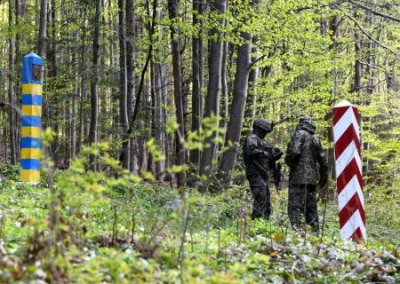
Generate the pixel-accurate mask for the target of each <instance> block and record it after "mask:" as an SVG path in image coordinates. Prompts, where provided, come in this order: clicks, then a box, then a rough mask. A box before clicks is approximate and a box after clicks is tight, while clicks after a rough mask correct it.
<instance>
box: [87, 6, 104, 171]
mask: <svg viewBox="0 0 400 284" xmlns="http://www.w3.org/2000/svg"><path fill="white" fill-rule="evenodd" d="M101 2H102V0H97V3H96V14H95V17H94V30H93V57H92V72H91V73H92V76H91V82H90V93H91V99H90V102H91V107H92V109H91V116H90V131H89V142H90V144H91V145H92V146H95V145H96V144H97V139H98V123H99V96H98V81H99V75H98V63H99V49H100V44H99V38H100V25H101ZM91 168H92V169H93V170H96V169H97V166H96V161H95V157H94V156H91Z"/></svg>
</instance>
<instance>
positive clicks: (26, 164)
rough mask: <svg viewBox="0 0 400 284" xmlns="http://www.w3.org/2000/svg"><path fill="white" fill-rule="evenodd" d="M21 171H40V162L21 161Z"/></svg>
mask: <svg viewBox="0 0 400 284" xmlns="http://www.w3.org/2000/svg"><path fill="white" fill-rule="evenodd" d="M21 169H23V170H36V171H38V170H40V160H37V159H22V160H21Z"/></svg>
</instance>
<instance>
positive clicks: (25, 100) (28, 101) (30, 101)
mask: <svg viewBox="0 0 400 284" xmlns="http://www.w3.org/2000/svg"><path fill="white" fill-rule="evenodd" d="M21 104H22V105H25V106H26V105H35V106H41V105H42V96H39V95H22V101H21Z"/></svg>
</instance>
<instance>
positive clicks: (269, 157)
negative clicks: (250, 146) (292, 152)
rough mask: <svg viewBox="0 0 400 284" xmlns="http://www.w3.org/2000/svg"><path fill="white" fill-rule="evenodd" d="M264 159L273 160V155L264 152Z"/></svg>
mask: <svg viewBox="0 0 400 284" xmlns="http://www.w3.org/2000/svg"><path fill="white" fill-rule="evenodd" d="M263 155H264V157H266V158H267V159H271V154H270V153H269V152H267V151H264V152H263Z"/></svg>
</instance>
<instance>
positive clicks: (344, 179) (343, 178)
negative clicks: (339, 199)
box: [336, 158, 363, 194]
mask: <svg viewBox="0 0 400 284" xmlns="http://www.w3.org/2000/svg"><path fill="white" fill-rule="evenodd" d="M355 175H356V176H357V179H358V183H359V184H360V186H361V188H363V182H362V175H361V171H360V169H359V168H358V165H357V162H356V159H355V158H353V160H351V162H350V163H349V164H348V165H347V166H346V168H345V169H344V170H343V172H342V173H341V174H340V176H338V178H337V179H336V183H337V190H338V194H339V193H341V192H342V190H343V189H344V188H345V187H346V185H347V184H348V183H349V182H350V180H351V179H352V178H353V177H354V176H355Z"/></svg>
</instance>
